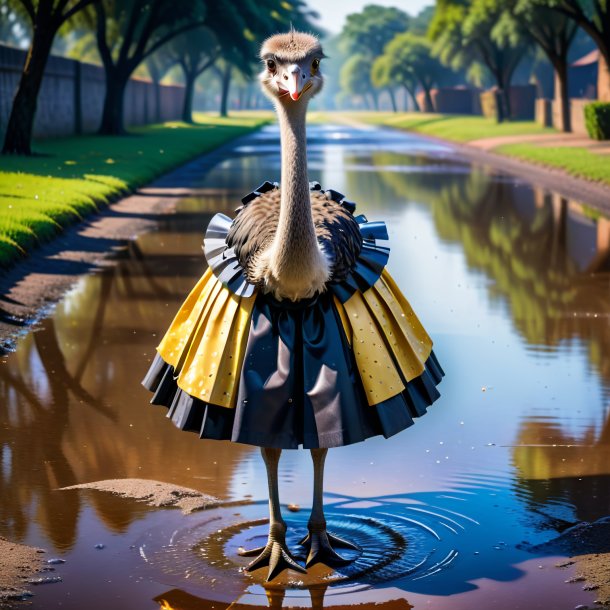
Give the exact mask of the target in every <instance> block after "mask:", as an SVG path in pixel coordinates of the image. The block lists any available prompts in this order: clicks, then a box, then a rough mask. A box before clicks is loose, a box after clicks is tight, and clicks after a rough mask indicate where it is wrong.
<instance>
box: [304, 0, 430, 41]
mask: <svg viewBox="0 0 610 610" xmlns="http://www.w3.org/2000/svg"><path fill="white" fill-rule="evenodd" d="M307 4H308V5H309V6H310V7H311V8H312V9H313V10H315V11H317V12H318V13H320V17H321V19H320V22H319V24H320V25H321V26H322V27H323V28H324V29H326V30H328V31H329V32H332V33H333V34H338V33H339V32H340V31H341V28H342V27H343V24H344V22H345V16H346V15H349V14H350V13H358V12H360V11H361V10H362V8H363V7H364V6H365V5H367V4H383V5H384V6H396V7H397V8H399V9H402V10H403V11H405V13H408V14H409V15H417V13H419V11H421V9H422V8H424V6H428V5H430V4H434V2H433V1H432V0H307Z"/></svg>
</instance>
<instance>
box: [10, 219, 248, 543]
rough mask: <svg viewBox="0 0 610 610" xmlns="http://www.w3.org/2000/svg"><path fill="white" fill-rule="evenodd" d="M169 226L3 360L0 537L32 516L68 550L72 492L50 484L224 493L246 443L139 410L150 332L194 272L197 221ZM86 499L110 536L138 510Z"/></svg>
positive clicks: (106, 499)
mask: <svg viewBox="0 0 610 610" xmlns="http://www.w3.org/2000/svg"><path fill="white" fill-rule="evenodd" d="M167 222H168V223H169V224H172V225H177V224H178V225H181V224H182V225H184V226H183V227H178V229H179V231H180V232H179V233H177V234H174V235H172V234H170V233H164V232H163V230H161V231H159V232H155V233H152V234H149V235H146V236H143V237H142V238H141V239H140V240H138V242H133V243H131V244H130V245H129V247H128V249H127V250H126V252H125V254H124V256H123V258H122V260H121V262H120V264H119V265H117V266H116V267H114V268H112V269H108V270H106V271H105V272H103V273H100V274H98V275H94V276H91V277H88V278H86V279H85V280H83V281H82V282H81V283H79V284H78V285H77V287H76V288H75V289H74V290H73V291H71V292H70V293H69V294H68V295H67V297H66V298H65V300H64V301H63V302H62V303H60V304H59V306H58V307H57V310H56V312H55V313H54V316H53V317H52V318H48V319H46V320H45V321H44V322H43V323H42V324H41V325H40V327H39V328H37V329H36V330H35V331H34V332H31V333H29V334H28V335H26V336H25V337H23V338H22V339H21V340H20V341H19V345H18V348H17V352H16V353H15V354H11V355H9V356H6V357H4V358H3V360H2V363H1V365H0V421H2V422H3V425H2V427H1V428H0V459H1V460H2V461H1V464H0V466H1V469H0V474H1V476H0V497H1V498H2V502H0V535H3V536H6V537H7V538H8V539H11V540H16V541H23V540H24V539H25V538H26V537H27V536H28V532H29V529H30V526H31V524H32V522H36V523H37V525H38V526H39V527H40V528H41V530H42V531H43V532H44V535H45V537H46V538H47V539H48V540H49V541H50V542H51V544H52V545H53V547H54V548H55V549H57V550H61V551H63V550H67V549H70V548H71V547H72V546H73V545H74V543H75V540H76V532H77V523H78V517H79V512H80V510H81V496H80V495H79V493H78V492H60V491H58V488H60V487H64V486H69V485H74V484H76V483H82V482H89V481H95V480H101V479H108V478H122V477H134V478H150V479H163V480H168V481H169V482H172V483H176V484H179V485H185V486H189V487H198V486H204V490H205V491H206V492H208V493H212V494H215V495H218V496H221V497H227V496H228V494H229V493H230V492H229V487H228V486H229V482H230V480H231V475H232V472H233V469H234V467H235V464H236V463H237V462H238V461H239V459H240V458H241V457H243V456H244V455H247V454H248V453H249V452H250V451H251V450H250V449H248V448H247V447H245V446H239V447H235V446H229V444H228V443H201V442H200V441H199V440H198V439H197V437H196V435H188V438H185V435H184V434H183V433H180V432H179V431H176V430H174V428H173V427H172V426H170V425H168V423H167V421H166V420H165V418H164V417H163V411H162V410H159V409H154V408H150V407H148V406H147V403H148V400H149V397H148V396H147V393H146V392H145V391H144V390H143V389H142V388H141V387H140V383H139V381H140V379H141V377H142V376H143V375H144V372H145V370H146V368H147V366H148V363H149V362H150V360H151V359H152V356H153V351H154V350H153V348H154V345H156V342H157V339H156V337H155V334H156V333H157V332H158V331H159V329H161V328H163V327H164V326H166V325H167V324H168V323H169V321H170V319H171V316H172V315H173V313H174V311H175V310H176V308H177V307H178V304H179V303H180V302H181V300H182V298H183V297H184V294H185V293H186V292H188V290H189V289H190V287H191V285H192V284H193V283H194V281H195V279H196V278H198V276H199V274H200V273H201V271H202V265H203V264H202V257H201V254H200V252H201V250H200V242H201V232H200V231H198V230H197V229H198V227H201V226H205V218H203V219H202V215H201V214H199V216H198V217H197V219H196V222H194V214H192V213H186V214H176V215H175V216H172V217H171V219H169V220H168V221H167ZM175 228H176V227H175V226H174V229H175ZM162 244H166V245H167V247H168V248H169V251H170V252H171V253H172V255H171V256H167V255H166V254H165V253H164V252H163V250H164V246H163V245H162ZM152 439H154V440H152ZM191 468H192V470H191ZM202 481H204V482H202ZM202 491H203V489H202ZM89 499H90V502H91V504H92V505H93V506H94V507H95V510H96V512H97V514H98V516H99V517H100V519H101V520H102V521H103V522H104V523H105V524H106V525H107V527H109V528H110V529H111V530H113V531H116V532H122V531H125V529H126V528H127V527H128V526H129V524H130V523H131V522H132V521H133V520H134V519H135V518H136V517H137V516H138V515H141V514H142V513H143V512H144V511H146V510H148V509H147V508H146V507H145V506H143V505H139V504H136V503H133V502H125V501H120V500H119V499H117V498H114V497H112V496H109V495H108V494H101V493H92V494H91V495H90V496H89Z"/></svg>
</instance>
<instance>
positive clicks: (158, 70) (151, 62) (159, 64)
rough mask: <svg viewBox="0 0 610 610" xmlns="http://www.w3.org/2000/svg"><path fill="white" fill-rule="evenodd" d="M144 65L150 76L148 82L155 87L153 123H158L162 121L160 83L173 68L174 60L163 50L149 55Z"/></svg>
mask: <svg viewBox="0 0 610 610" xmlns="http://www.w3.org/2000/svg"><path fill="white" fill-rule="evenodd" d="M144 63H145V65H146V70H147V71H148V75H149V76H150V80H151V81H152V82H153V84H154V86H155V122H157V123H160V122H161V120H162V112H161V81H162V80H163V77H164V76H165V75H166V74H167V72H168V71H169V70H170V69H171V68H172V67H173V66H174V64H175V63H176V60H175V58H174V57H172V56H171V55H170V54H168V53H165V52H164V50H161V49H160V50H158V51H157V52H156V53H153V54H152V55H149V56H148V57H147V58H146V59H145V60H144Z"/></svg>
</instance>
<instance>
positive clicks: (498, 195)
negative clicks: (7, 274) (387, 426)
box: [0, 126, 610, 610]
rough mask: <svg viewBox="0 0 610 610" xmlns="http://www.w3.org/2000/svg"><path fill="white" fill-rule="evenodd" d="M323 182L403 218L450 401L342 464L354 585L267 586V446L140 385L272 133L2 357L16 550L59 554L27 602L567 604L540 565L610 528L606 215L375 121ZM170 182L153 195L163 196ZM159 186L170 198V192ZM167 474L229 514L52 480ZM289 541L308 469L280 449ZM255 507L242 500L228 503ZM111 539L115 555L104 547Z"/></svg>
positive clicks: (402, 243)
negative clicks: (258, 545) (220, 437)
mask: <svg viewBox="0 0 610 610" xmlns="http://www.w3.org/2000/svg"><path fill="white" fill-rule="evenodd" d="M310 134H311V138H310V149H309V150H310V177H311V179H315V180H319V181H320V182H321V183H322V185H323V186H326V187H332V188H334V189H336V190H339V191H341V192H343V193H345V194H347V195H348V197H350V198H351V199H353V200H355V201H356V202H357V203H358V211H359V212H360V213H364V214H366V215H367V216H368V218H369V219H384V220H385V221H386V222H387V223H388V227H389V233H390V240H391V242H390V243H391V247H392V255H391V257H390V265H389V267H390V271H391V272H392V274H393V275H394V277H395V278H396V280H397V281H398V283H399V285H400V286H401V288H402V289H403V291H404V292H405V294H406V295H407V297H408V298H409V299H410V301H411V303H412V305H413V306H414V308H415V310H416V311H417V312H418V314H419V316H420V318H421V319H422V321H423V322H424V324H425V326H426V328H427V329H428V331H429V332H430V334H431V335H432V336H433V337H434V339H435V350H436V353H437V355H438V356H439V359H440V360H441V362H442V364H443V366H444V368H445V371H446V372H447V376H446V378H445V379H444V381H443V383H442V385H441V387H440V389H441V392H442V394H443V397H442V399H441V400H440V401H439V402H438V403H436V404H435V405H434V406H433V407H432V408H431V409H430V411H429V413H428V414H427V415H426V416H425V417H424V418H423V419H421V420H420V421H418V422H417V423H416V425H415V426H414V427H413V428H411V429H409V430H407V431H405V432H403V433H402V434H400V435H398V436H396V437H394V438H392V439H389V440H385V439H371V440H369V441H366V442H365V443H363V444H360V445H355V446H351V447H346V448H340V449H333V450H332V451H331V452H330V454H329V458H328V460H327V476H326V486H325V489H326V496H325V501H326V504H327V511H328V514H327V519H328V521H329V522H330V524H331V528H332V529H333V530H335V531H337V532H338V533H339V534H342V535H344V536H346V537H349V538H351V539H352V540H355V541H357V542H359V543H360V544H361V546H363V548H364V552H363V553H362V554H360V555H358V556H357V557H355V561H354V562H353V563H352V564H351V565H350V566H349V567H348V568H346V569H344V570H342V571H341V572H340V573H332V572H328V571H325V570H324V569H323V568H320V567H318V568H316V569H315V570H312V573H311V574H310V575H308V577H307V579H306V580H305V581H297V580H294V579H292V578H290V579H288V580H286V579H284V580H281V581H279V582H278V583H277V584H276V586H275V587H274V588H272V589H267V590H265V588H264V587H263V586H262V584H261V580H260V575H254V576H253V577H249V576H247V575H245V574H244V573H243V572H241V571H240V568H241V567H243V565H244V563H243V561H242V560H241V559H239V558H238V557H237V556H236V555H235V551H236V549H237V548H238V546H240V545H241V544H244V545H251V544H254V543H255V542H257V541H258V540H260V539H264V537H265V525H264V518H265V516H266V482H265V473H264V468H263V465H262V462H261V460H260V457H259V455H258V451H257V450H256V449H254V448H251V447H248V446H241V445H233V444H230V443H219V442H214V441H206V442H202V441H200V440H199V439H198V438H197V437H196V436H195V435H193V434H188V433H183V432H180V431H178V430H176V429H175V428H174V427H173V426H172V425H171V424H170V423H169V422H168V421H167V420H166V419H165V417H164V414H165V412H164V409H163V408H161V407H154V408H153V407H149V406H148V405H147V401H148V398H149V397H148V395H147V393H146V392H145V391H144V390H143V389H142V388H141V387H140V385H139V381H140V379H141V377H142V376H143V374H144V372H145V371H146V368H147V366H148V364H149V362H150V360H151V359H152V357H153V353H154V348H155V345H156V343H157V342H158V341H159V339H160V334H161V333H162V331H163V329H164V328H165V327H166V326H167V325H168V323H169V322H170V320H171V318H172V316H173V314H174V312H175V310H176V309H177V307H178V306H179V304H180V303H181V301H182V299H183V297H184V296H185V295H186V293H187V292H188V291H189V289H190V288H191V287H192V285H193V284H194V282H195V281H196V279H197V278H198V277H199V275H200V274H201V273H202V271H203V270H204V262H203V258H202V254H201V239H202V232H203V229H204V227H205V226H206V224H207V222H208V220H209V218H210V216H211V214H212V213H213V212H216V211H223V212H225V213H228V214H230V213H231V211H232V210H233V209H234V208H235V207H236V205H237V203H238V200H239V198H240V197H241V196H243V195H244V194H245V193H247V192H249V191H250V190H252V189H253V188H254V187H256V186H257V185H258V184H259V183H260V182H262V181H263V180H266V179H271V180H273V179H277V177H278V176H279V155H278V140H277V131H276V129H275V128H273V127H269V128H267V129H265V130H264V131H263V132H261V133H260V134H257V135H254V136H251V137H249V138H247V139H245V140H242V141H240V142H239V143H238V144H237V145H236V147H235V149H234V150H233V152H232V153H230V154H228V155H227V156H226V157H223V158H221V159H219V163H218V164H217V165H216V166H214V167H213V168H211V169H209V168H208V166H207V165H206V166H203V165H202V166H201V168H199V170H198V168H197V167H195V168H194V170H193V176H195V177H196V179H197V181H198V182H197V186H199V187H200V191H199V192H200V195H199V196H198V197H196V198H193V199H186V200H183V201H180V202H179V204H178V208H177V212H176V213H175V214H173V215H171V216H170V217H168V218H167V219H166V220H165V221H164V222H163V223H162V224H161V225H160V226H159V228H158V230H157V231H155V232H153V233H150V234H147V235H144V236H142V237H140V238H139V239H138V240H137V241H136V242H134V243H133V244H131V245H130V246H129V248H128V249H127V250H126V251H125V253H124V255H123V257H122V258H121V261H120V263H119V264H118V265H117V266H116V267H115V268H113V269H110V270H108V271H107V272H105V273H101V274H98V275H95V276H92V277H89V278H86V279H85V280H83V281H81V282H80V283H79V284H78V285H77V286H76V287H75V288H74V289H73V290H72V291H71V292H70V293H69V294H68V295H67V296H66V298H65V299H64V301H63V302H62V303H61V304H60V305H59V306H58V307H57V309H56V311H55V313H54V315H53V316H52V317H50V318H48V319H47V320H45V321H44V322H43V323H42V325H41V326H40V327H39V328H38V329H37V330H36V331H35V332H31V333H29V334H28V335H26V336H24V337H23V338H22V339H21V340H20V341H19V344H18V346H17V350H16V352H15V353H14V354H11V355H10V356H8V357H5V358H3V359H2V361H1V364H0V397H1V398H0V460H1V462H0V466H1V468H0V535H3V536H5V537H7V538H9V539H11V540H17V541H20V542H25V543H28V544H34V545H36V546H42V547H45V548H47V549H48V551H49V555H48V557H49V558H61V559H64V560H65V563H64V564H61V565H57V566H56V570H55V572H53V575H59V576H61V578H62V582H59V583H55V584H47V585H41V586H38V587H37V588H35V590H34V592H35V596H34V597H33V598H32V600H31V607H32V608H34V609H35V610H36V609H43V608H44V609H45V610H48V609H51V608H75V609H76V608H90V609H94V610H96V609H98V608H99V609H101V608H108V607H112V608H113V609H115V610H116V609H122V608H125V609H127V608H129V609H140V608H142V609H146V608H151V609H153V608H158V607H162V608H176V609H178V608H180V609H183V608H225V607H227V606H228V605H229V604H231V603H232V602H236V603H237V604H238V605H239V606H240V607H241V606H244V607H245V606H251V605H258V606H267V605H270V606H273V607H280V606H281V605H282V604H283V605H284V607H311V606H313V607H322V604H323V605H325V606H327V607H330V606H349V605H353V604H362V603H366V604H371V605H372V604H383V605H384V606H386V607H388V608H396V609H398V608H404V609H407V608H410V607H415V608H424V607H425V608H432V609H435V608H439V609H444V608H452V609H453V610H455V609H460V608H474V607H493V608H506V609H507V610H509V609H511V610H512V609H515V608H521V607H527V608H550V607H552V608H557V609H560V608H573V607H574V606H576V605H577V604H587V603H592V601H593V600H594V599H595V593H594V592H589V591H584V590H583V583H566V582H564V581H566V580H569V579H570V578H571V577H572V576H573V573H572V572H570V568H565V569H560V568H558V567H556V564H558V563H561V561H562V560H561V557H560V556H543V555H541V554H540V553H531V552H528V551H527V549H526V547H527V544H528V543H529V544H536V543H540V542H544V541H547V540H550V539H553V538H555V537H556V536H557V535H558V534H560V533H561V532H562V531H564V530H565V529H566V528H567V527H569V526H570V525H572V524H574V523H577V522H579V521H582V520H588V521H593V520H595V519H598V518H600V517H602V516H605V515H608V514H609V513H610V491H609V490H610V485H609V483H610V477H609V473H610V466H609V465H610V410H609V398H610V392H609V387H610V326H609V323H608V319H609V318H608V316H609V315H610V292H609V275H608V271H609V265H610V221H608V220H607V219H605V218H599V217H598V216H597V215H596V214H595V213H593V212H592V211H591V210H589V209H587V208H586V206H584V205H583V204H582V203H580V202H573V201H567V200H565V199H562V198H561V197H559V196H557V195H556V194H553V193H549V192H545V191H542V190H540V189H538V188H536V187H535V186H533V185H531V184H527V183H524V182H520V181H518V180H515V179H513V178H510V177H507V176H502V175H497V174H495V173H494V172H492V171H490V170H488V169H486V168H484V167H477V166H475V167H473V166H470V165H468V164H466V163H464V162H462V161H461V160H460V159H459V158H458V157H457V156H456V155H455V153H453V152H452V151H451V150H450V149H449V148H445V147H443V146H439V145H437V144H431V143H429V142H426V141H424V140H422V139H419V138H417V137H414V136H410V135H405V134H398V133H395V132H385V131H383V132H382V131H379V130H376V129H370V130H362V131H357V130H354V129H351V128H343V127H333V126H314V127H312V128H311V129H310ZM163 186H164V185H161V186H160V187H159V188H160V189H162V188H163ZM166 186H172V184H171V183H169V182H168V183H167V184H166ZM123 477H137V478H145V479H156V480H162V481H167V482H171V483H176V484H179V485H184V486H188V487H193V488H196V489H199V490H201V491H204V492H206V493H208V494H213V495H215V496H218V497H219V498H221V500H222V501H223V502H226V503H227V504H228V505H227V506H221V507H218V508H214V509H211V510H209V511H204V512H201V513H195V514H192V515H189V516H183V515H182V514H181V513H180V512H179V511H176V510H155V509H152V508H148V507H147V506H145V505H143V504H140V503H135V502H133V501H130V500H126V499H121V498H117V497H114V496H110V495H108V494H104V493H101V492H95V491H89V492H83V491H58V488H60V487H64V486H68V485H73V484H76V483H83V482H89V481H96V480H101V479H109V478H123ZM280 483H281V498H282V501H283V502H284V503H286V504H288V503H294V504H298V505H299V506H301V507H302V509H301V510H300V511H298V512H288V511H285V512H286V520H287V521H288V523H289V525H291V538H290V543H291V544H294V545H295V546H296V541H297V539H298V538H299V535H300V533H302V532H303V530H304V527H305V524H306V521H307V517H308V514H307V507H308V505H309V501H310V496H311V464H310V458H309V455H308V454H307V453H306V452H301V451H294V452H285V453H284V455H283V457H282V461H281V463H280ZM244 500H245V501H246V502H245V503H243V504H242V505H237V506H236V505H235V501H238V502H239V501H244ZM96 545H103V548H96Z"/></svg>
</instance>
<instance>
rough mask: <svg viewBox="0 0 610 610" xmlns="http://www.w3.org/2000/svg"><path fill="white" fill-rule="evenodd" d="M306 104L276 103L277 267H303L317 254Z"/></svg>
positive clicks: (315, 257)
mask: <svg viewBox="0 0 610 610" xmlns="http://www.w3.org/2000/svg"><path fill="white" fill-rule="evenodd" d="M306 112H307V108H306V105H305V104H302V103H300V104H295V103H292V102H289V103H288V104H286V105H284V104H282V103H278V104H277V113H278V118H279V124H280V135H281V142H282V178H281V189H282V191H281V203H280V217H279V221H278V227H277V232H276V235H275V240H274V244H275V246H276V249H275V253H276V257H277V258H276V264H277V269H278V271H282V270H284V271H285V272H288V273H289V272H290V271H292V270H294V269H295V268H302V266H303V264H307V263H310V262H312V261H313V260H316V259H317V258H318V257H319V256H320V252H319V249H318V242H317V239H316V233H315V228H314V224H313V217H312V215H311V202H310V192H309V180H308V177H307V140H306V135H305V115H306Z"/></svg>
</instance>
